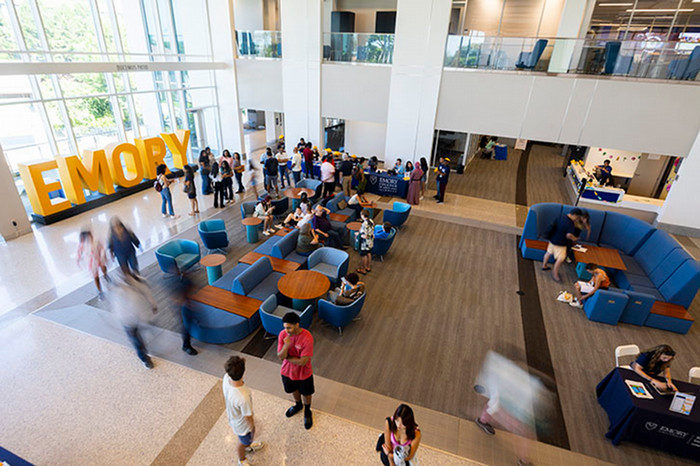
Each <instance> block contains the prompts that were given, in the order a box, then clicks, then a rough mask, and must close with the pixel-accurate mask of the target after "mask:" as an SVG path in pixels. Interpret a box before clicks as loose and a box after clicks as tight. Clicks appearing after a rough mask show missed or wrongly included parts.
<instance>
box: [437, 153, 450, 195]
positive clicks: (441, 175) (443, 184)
mask: <svg viewBox="0 0 700 466" xmlns="http://www.w3.org/2000/svg"><path fill="white" fill-rule="evenodd" d="M435 170H436V171H437V177H436V178H435V181H436V182H437V194H436V195H435V199H437V203H438V204H442V203H443V202H445V188H447V181H448V180H449V178H450V166H449V165H448V164H447V160H446V159H445V157H440V165H439V166H438V167H437V168H436V169H435Z"/></svg>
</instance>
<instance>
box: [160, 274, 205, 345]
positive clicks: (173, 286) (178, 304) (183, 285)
mask: <svg viewBox="0 0 700 466" xmlns="http://www.w3.org/2000/svg"><path fill="white" fill-rule="evenodd" d="M165 285H166V287H167V289H168V291H169V293H170V296H172V297H173V301H174V302H175V309H174V310H173V311H174V312H175V315H174V316H172V317H173V321H175V322H177V323H178V324H179V325H178V327H179V328H178V330H179V331H180V335H181V336H182V351H184V352H185V353H187V354H189V355H190V356H196V355H197V354H198V353H199V352H198V351H197V350H196V349H194V348H193V347H192V338H191V337H190V334H189V332H188V331H187V329H186V328H185V322H184V321H183V316H182V309H183V308H187V309H189V308H190V294H192V292H193V289H194V285H193V284H192V280H191V279H190V275H188V274H187V273H185V274H183V275H182V277H180V279H179V280H165Z"/></svg>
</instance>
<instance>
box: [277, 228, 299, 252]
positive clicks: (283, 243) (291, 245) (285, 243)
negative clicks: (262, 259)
mask: <svg viewBox="0 0 700 466" xmlns="http://www.w3.org/2000/svg"><path fill="white" fill-rule="evenodd" d="M298 239H299V230H297V229H296V228H295V229H293V230H292V231H290V232H289V233H287V234H286V235H284V236H283V237H282V238H281V239H280V240H279V241H277V242H276V243H275V245H274V246H273V247H272V254H271V256H272V257H276V258H278V259H284V258H286V257H287V256H288V255H289V254H291V253H292V252H294V250H295V249H296V247H297V241H298Z"/></svg>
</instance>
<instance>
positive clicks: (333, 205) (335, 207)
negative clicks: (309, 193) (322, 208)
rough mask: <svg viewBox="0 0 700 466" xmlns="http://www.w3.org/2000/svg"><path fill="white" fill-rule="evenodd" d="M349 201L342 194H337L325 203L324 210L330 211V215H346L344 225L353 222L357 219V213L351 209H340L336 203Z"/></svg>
mask: <svg viewBox="0 0 700 466" xmlns="http://www.w3.org/2000/svg"><path fill="white" fill-rule="evenodd" d="M349 200H350V198H349V197H347V196H346V195H345V194H343V192H342V191H341V192H338V193H336V194H335V196H333V197H332V198H331V199H330V200H329V201H328V202H327V203H326V208H327V209H328V210H330V211H331V213H334V214H341V215H347V216H348V219H347V220H346V221H345V223H350V222H352V221H354V220H355V218H356V217H357V212H355V209H351V208H350V207H345V208H344V209H340V208H339V207H338V203H339V202H340V201H345V202H348V201H349Z"/></svg>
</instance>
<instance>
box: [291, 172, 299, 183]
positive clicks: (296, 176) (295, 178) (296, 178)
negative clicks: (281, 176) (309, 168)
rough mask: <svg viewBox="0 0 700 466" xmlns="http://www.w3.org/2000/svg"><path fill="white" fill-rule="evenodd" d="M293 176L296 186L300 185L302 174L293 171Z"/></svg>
mask: <svg viewBox="0 0 700 466" xmlns="http://www.w3.org/2000/svg"><path fill="white" fill-rule="evenodd" d="M292 176H293V177H294V186H296V185H298V184H299V182H300V181H301V172H300V171H298V172H295V171H292Z"/></svg>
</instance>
